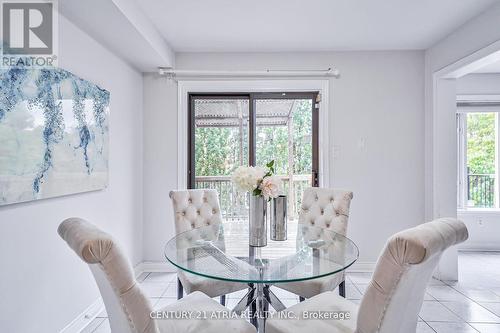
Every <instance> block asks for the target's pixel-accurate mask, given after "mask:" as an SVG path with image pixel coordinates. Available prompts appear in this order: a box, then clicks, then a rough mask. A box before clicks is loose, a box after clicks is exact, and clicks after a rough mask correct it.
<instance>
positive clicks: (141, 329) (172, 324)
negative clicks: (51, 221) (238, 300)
mask: <svg viewBox="0 0 500 333" xmlns="http://www.w3.org/2000/svg"><path fill="white" fill-rule="evenodd" d="M57 232H58V233H59V235H60V236H61V238H62V239H64V240H65V241H66V242H67V243H68V245H69V247H70V248H71V249H72V250H73V251H75V253H76V254H77V255H78V256H79V257H80V259H82V260H83V261H84V262H86V263H87V264H88V265H89V267H90V270H91V272H92V274H93V275H94V278H95V281H96V282H97V286H98V287H99V291H100V293H101V296H102V299H103V301H104V305H105V307H106V311H107V313H108V316H109V323H110V326H111V331H112V332H114V333H174V332H179V333H180V332H212V333H219V332H222V331H224V332H245V333H255V328H254V327H253V326H252V325H251V324H250V323H248V322H246V321H244V320H242V319H230V320H221V319H220V318H231V317H230V311H229V310H228V309H226V308H225V307H223V306H222V305H220V304H218V303H217V302H215V301H214V300H212V299H211V298H210V297H208V296H207V295H204V294H203V293H201V292H194V293H192V294H190V295H189V296H187V297H185V298H183V299H182V300H181V301H177V302H176V303H173V304H169V305H167V306H166V307H164V308H161V309H158V310H153V307H152V306H151V303H150V302H149V299H148V298H147V297H146V296H145V294H144V292H143V291H142V290H141V287H140V285H139V284H138V283H137V281H136V279H135V277H134V273H133V270H132V267H131V265H130V262H129V261H128V259H127V258H126V257H125V255H124V254H123V252H122V250H121V248H120V246H119V245H118V244H117V243H116V242H115V240H114V239H113V238H112V237H111V236H110V235H109V234H107V233H106V232H104V231H102V230H100V229H98V228H97V227H96V226H94V225H93V224H91V223H89V222H87V221H85V220H83V219H80V218H69V219H66V220H64V221H63V222H62V223H61V224H60V225H59V228H58V229H57ZM189 311H192V312H191V313H203V314H204V315H206V316H204V317H205V319H200V318H188V319H179V320H172V319H170V320H168V319H166V318H161V317H162V316H163V314H166V315H167V316H168V314H173V313H188V312H189ZM212 316H217V319H211V320H210V319H209V318H211V317H212ZM160 318H161V319H160Z"/></svg>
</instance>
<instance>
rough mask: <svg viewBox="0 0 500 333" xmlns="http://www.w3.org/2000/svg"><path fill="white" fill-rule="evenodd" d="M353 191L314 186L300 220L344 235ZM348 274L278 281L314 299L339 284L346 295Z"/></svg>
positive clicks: (289, 289) (303, 296)
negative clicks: (286, 281)
mask: <svg viewBox="0 0 500 333" xmlns="http://www.w3.org/2000/svg"><path fill="white" fill-rule="evenodd" d="M352 197H353V194H352V192H350V191H343V190H337V189H330V188H320V187H310V188H307V189H306V190H305V191H304V195H303V197H302V207H301V211H300V214H299V223H302V224H305V225H307V226H313V227H320V228H326V229H329V230H332V231H334V232H336V233H338V234H341V235H343V236H345V235H346V233H347V222H348V219H349V207H350V205H351V200H352ZM344 279H345V276H344V273H343V272H341V273H337V274H333V275H330V276H325V277H322V278H318V279H313V280H307V281H298V282H288V283H280V284H277V285H276V287H278V288H281V289H285V290H287V291H290V292H292V293H294V294H296V295H299V297H300V300H301V301H303V300H304V298H310V297H313V296H314V295H317V294H320V293H322V292H325V291H331V290H333V289H335V288H337V286H338V287H339V293H340V295H341V296H344V297H345V282H344Z"/></svg>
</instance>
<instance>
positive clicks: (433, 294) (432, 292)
mask: <svg viewBox="0 0 500 333" xmlns="http://www.w3.org/2000/svg"><path fill="white" fill-rule="evenodd" d="M370 277H371V273H348V274H347V284H346V294H347V295H346V296H347V298H349V299H351V300H353V301H354V302H356V303H359V300H360V299H361V298H362V297H363V293H364V291H365V289H366V286H367V284H368V282H369V281H370ZM459 277H460V278H459V282H458V283H457V282H449V281H444V282H442V281H438V280H432V281H431V283H430V285H429V287H428V288H427V293H426V296H425V300H424V304H423V305H422V310H421V311H420V317H419V323H418V326H417V332H418V333H432V332H435V333H465V332H466V333H469V332H474V333H477V332H481V333H500V253H499V252H481V253H478V252H462V253H460V255H459ZM138 280H139V282H140V283H141V286H142V287H143V288H144V290H145V292H146V293H147V294H148V296H149V297H150V299H151V302H152V304H153V306H154V307H155V309H159V308H162V307H164V306H165V305H167V304H170V303H172V302H175V301H176V292H177V289H176V288H177V286H176V276H175V274H172V273H170V274H167V273H144V274H142V275H141V276H140V277H139V279H138ZM274 292H275V293H276V295H277V296H278V297H279V298H280V299H281V300H282V301H283V303H284V304H285V306H291V305H293V304H295V303H297V301H298V300H297V297H296V296H295V295H293V294H291V293H289V292H287V291H284V290H281V289H276V288H274ZM243 294H244V291H240V292H236V293H233V294H230V295H229V296H228V300H227V306H228V307H230V308H232V307H233V306H234V305H235V304H236V302H237V301H238V300H239V299H240V298H241V297H242V296H243ZM82 332H84V333H90V332H94V333H105V332H107V333H109V332H111V330H110V328H109V322H108V319H107V315H106V312H105V311H103V312H102V313H101V314H99V316H98V317H97V318H96V319H95V320H94V321H92V323H91V324H90V325H89V326H87V327H86V329H85V330H83V331H82Z"/></svg>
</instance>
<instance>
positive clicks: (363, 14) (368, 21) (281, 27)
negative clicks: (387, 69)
mask: <svg viewBox="0 0 500 333" xmlns="http://www.w3.org/2000/svg"><path fill="white" fill-rule="evenodd" d="M498 1H500V0H418V1H416V0H380V1H375V0H307V1H306V0H253V1H248V0H202V1H200V0H137V3H138V4H139V6H140V7H142V9H143V10H144V12H145V13H146V15H147V16H148V17H149V18H150V19H151V20H152V22H153V24H154V25H155V26H156V27H157V29H158V30H159V31H160V33H161V34H162V35H163V36H164V38H165V39H166V41H167V42H168V43H169V44H170V45H171V46H172V48H173V49H174V50H175V51H177V52H179V51H194V52H217V51H220V52H231V51H234V52H244V51H249V52H258V51H330V50H391V49H393V50H394V49H426V48H428V47H430V46H432V45H433V44H434V43H435V42H437V41H438V40H440V39H441V38H443V37H445V36H446V35H448V34H449V33H451V32H452V31H453V30H455V29H456V28H458V27H459V26H461V25H462V24H464V23H465V22H466V21H468V20H469V19H471V18H473V17H474V16H476V15H478V14H479V13H481V12H482V11H484V10H486V9H487V8H488V7H489V6H490V5H493V4H494V3H496V2H498Z"/></svg>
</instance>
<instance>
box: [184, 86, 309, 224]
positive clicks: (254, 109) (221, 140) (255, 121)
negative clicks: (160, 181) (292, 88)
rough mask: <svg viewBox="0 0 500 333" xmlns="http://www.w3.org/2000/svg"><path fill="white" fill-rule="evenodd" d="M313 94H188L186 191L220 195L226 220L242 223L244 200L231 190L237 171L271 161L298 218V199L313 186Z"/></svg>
mask: <svg viewBox="0 0 500 333" xmlns="http://www.w3.org/2000/svg"><path fill="white" fill-rule="evenodd" d="M316 100H317V93H309V92H308V93H257V94H256V93H249V94H191V95H190V96H189V101H190V115H189V151H190V154H189V170H188V185H189V188H212V189H216V190H217V191H218V193H219V200H220V204H221V211H222V214H223V217H224V218H225V219H246V218H247V217H248V197H247V196H246V195H244V194H242V193H239V192H238V191H236V189H235V188H234V187H233V186H232V184H231V173H232V172H233V171H234V170H235V169H236V168H237V167H238V166H240V165H260V166H264V165H265V164H266V163H268V162H269V161H271V160H275V166H276V173H277V175H278V176H280V177H281V178H282V180H283V185H284V186H283V187H284V188H283V192H284V194H286V195H287V196H288V205H289V215H290V218H291V219H295V218H296V217H297V212H298V210H299V208H300V202H301V199H302V193H303V191H304V189H305V188H306V187H310V186H317V182H318V179H317V174H318V110H317V108H316V105H317V103H316Z"/></svg>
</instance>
